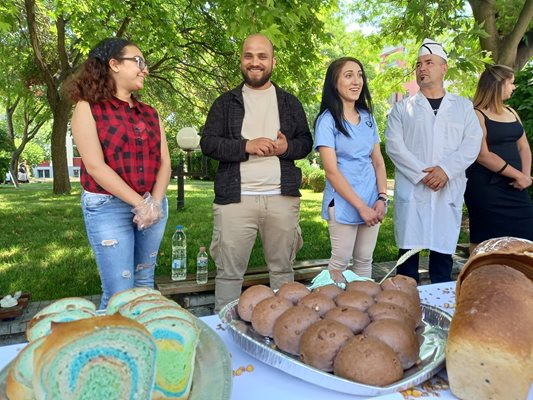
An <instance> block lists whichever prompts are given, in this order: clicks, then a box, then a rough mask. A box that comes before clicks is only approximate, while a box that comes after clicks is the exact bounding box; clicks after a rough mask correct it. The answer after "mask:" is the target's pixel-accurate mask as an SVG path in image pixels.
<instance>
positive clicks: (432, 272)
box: [396, 249, 453, 283]
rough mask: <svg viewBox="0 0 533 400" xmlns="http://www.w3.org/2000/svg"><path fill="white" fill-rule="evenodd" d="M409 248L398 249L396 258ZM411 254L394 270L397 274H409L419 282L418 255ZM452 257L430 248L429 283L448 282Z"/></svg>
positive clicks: (450, 277)
mask: <svg viewBox="0 0 533 400" xmlns="http://www.w3.org/2000/svg"><path fill="white" fill-rule="evenodd" d="M409 250H410V249H399V251H398V258H400V257H401V256H402V255H403V254H405V253H407V252H408V251H409ZM419 254H420V253H416V254H413V255H412V256H411V257H409V258H408V259H407V260H406V261H405V262H404V263H403V264H402V265H399V266H398V269H397V271H396V273H397V274H399V275H406V276H410V277H411V278H414V279H416V281H417V282H418V283H420V275H419V274H418V255H419ZM452 265H453V259H452V255H451V254H443V253H439V252H437V251H433V250H430V252H429V278H430V279H431V283H439V282H449V281H451V280H452Z"/></svg>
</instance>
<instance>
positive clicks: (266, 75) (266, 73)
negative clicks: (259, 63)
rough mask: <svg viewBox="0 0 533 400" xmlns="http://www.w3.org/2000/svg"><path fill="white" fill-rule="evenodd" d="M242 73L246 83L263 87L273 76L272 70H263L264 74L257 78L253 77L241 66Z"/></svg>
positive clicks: (253, 86)
mask: <svg viewBox="0 0 533 400" xmlns="http://www.w3.org/2000/svg"><path fill="white" fill-rule="evenodd" d="M241 74H242V77H243V78H244V83H246V84H247V85H248V86H250V87H252V88H259V87H262V86H263V85H264V84H265V83H267V82H268V81H269V80H270V77H271V76H272V70H270V71H268V70H266V69H265V70H263V76H262V77H260V78H257V79H251V78H250V77H249V76H248V74H247V70H246V69H242V68H241Z"/></svg>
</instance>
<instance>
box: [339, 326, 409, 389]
mask: <svg viewBox="0 0 533 400" xmlns="http://www.w3.org/2000/svg"><path fill="white" fill-rule="evenodd" d="M334 373H335V375H337V376H340V377H342V378H345V379H349V380H351V381H355V382H359V383H363V384H365V385H374V386H386V385H390V384H391V383H394V382H396V381H397V380H399V379H401V378H402V376H403V369H402V365H401V363H400V360H399V359H398V357H397V356H396V354H395V353H394V350H392V349H391V348H390V347H389V346H388V345H387V344H385V343H384V342H382V341H381V340H379V339H377V338H375V337H372V336H369V337H364V336H363V335H357V336H355V337H354V338H353V339H351V340H350V341H349V342H348V343H346V345H345V346H344V347H343V348H342V349H341V350H340V351H339V354H338V355H337V358H336V359H335V365H334Z"/></svg>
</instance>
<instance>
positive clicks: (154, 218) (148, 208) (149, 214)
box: [131, 192, 163, 231]
mask: <svg viewBox="0 0 533 400" xmlns="http://www.w3.org/2000/svg"><path fill="white" fill-rule="evenodd" d="M131 212H132V213H133V214H135V216H134V217H133V222H134V223H136V224H137V229H139V230H140V231H141V230H143V229H148V228H149V227H150V226H152V225H153V224H155V223H157V222H159V221H160V220H161V218H163V209H162V208H161V201H160V200H156V199H154V198H153V197H152V195H151V194H150V193H148V192H147V193H145V194H144V196H143V201H142V202H140V203H139V204H137V205H136V206H135V207H134V208H132V210H131Z"/></svg>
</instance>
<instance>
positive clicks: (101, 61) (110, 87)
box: [65, 38, 139, 103]
mask: <svg viewBox="0 0 533 400" xmlns="http://www.w3.org/2000/svg"><path fill="white" fill-rule="evenodd" d="M127 46H135V47H137V48H138V47H139V46H137V45H136V44H135V43H133V42H132V41H129V40H126V39H122V38H108V39H104V40H102V41H101V42H100V43H98V44H97V45H96V46H95V47H93V49H92V50H91V51H90V52H89V56H88V57H87V60H85V62H84V63H83V64H82V65H81V66H80V68H79V70H78V71H77V72H76V74H75V75H74V76H73V77H72V79H70V80H69V82H67V84H66V85H65V91H66V93H67V95H68V97H69V99H70V100H71V101H73V102H78V101H80V100H85V101H88V102H89V103H98V102H101V101H104V100H108V99H110V98H111V97H113V95H114V94H115V92H116V90H117V88H116V84H115V80H114V79H113V78H112V76H111V74H110V73H109V60H111V59H112V58H115V59H117V58H120V57H122V56H123V55H124V49H125V47H127Z"/></svg>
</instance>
